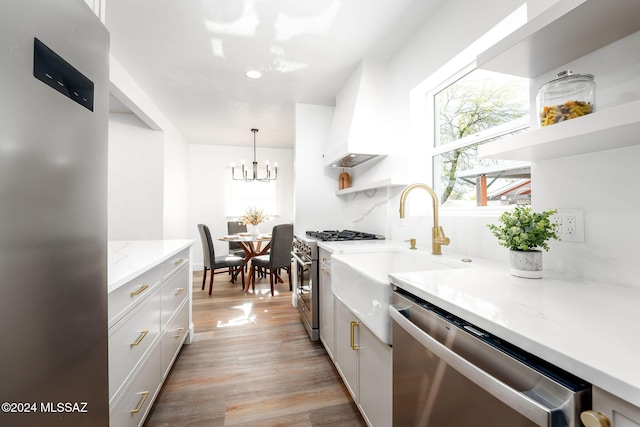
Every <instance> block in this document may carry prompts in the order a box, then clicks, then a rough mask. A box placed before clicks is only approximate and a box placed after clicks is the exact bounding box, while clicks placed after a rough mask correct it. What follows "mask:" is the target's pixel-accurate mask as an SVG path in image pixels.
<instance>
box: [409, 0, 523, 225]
mask: <svg viewBox="0 0 640 427" xmlns="http://www.w3.org/2000/svg"><path fill="white" fill-rule="evenodd" d="M526 22H527V5H526V3H524V4H523V5H522V6H521V7H519V8H518V9H516V10H515V11H514V12H513V13H511V14H509V15H508V16H506V17H505V18H504V19H503V20H502V21H501V22H499V23H498V24H497V25H495V26H494V27H493V28H491V29H489V30H488V31H487V32H485V33H484V34H483V35H482V36H481V37H479V38H478V39H476V41H474V42H473V43H472V44H471V45H469V46H468V47H467V48H465V49H464V50H463V51H461V52H460V53H459V54H458V55H456V56H454V57H453V58H452V59H450V60H449V61H447V62H446V63H445V64H444V65H443V66H442V67H440V68H439V69H437V70H435V71H434V72H433V73H431V74H430V75H429V76H428V77H427V78H425V80H423V81H422V82H421V83H419V84H418V85H416V86H415V87H414V88H413V89H412V90H411V91H410V116H411V119H410V120H411V125H412V128H413V131H414V135H416V136H417V137H418V138H419V141H420V143H421V144H426V149H427V152H426V153H425V154H426V156H427V157H428V161H429V168H430V169H431V174H430V175H431V176H430V178H431V185H432V187H433V186H434V183H435V172H436V171H435V167H434V158H435V157H436V156H439V155H442V154H443V153H447V152H449V151H452V150H455V149H456V148H461V147H464V146H467V145H472V144H474V143H477V139H478V138H477V137H476V135H470V136H467V137H465V138H462V139H460V140H458V141H454V142H450V143H448V144H443V145H440V146H437V145H436V141H435V126H436V122H435V120H434V117H435V116H434V114H435V105H434V96H435V94H436V93H438V92H440V91H441V90H442V89H444V88H445V87H447V86H448V85H450V84H452V83H453V82H455V81H457V80H458V79H460V78H462V77H464V76H465V75H466V74H468V73H470V72H472V71H473V70H474V69H476V68H478V67H477V64H476V58H477V56H478V55H479V54H480V53H482V52H484V51H485V50H486V49H488V48H489V47H491V46H492V45H494V44H495V43H497V42H498V41H500V40H501V39H503V38H504V37H506V36H507V35H509V34H510V33H512V32H513V31H515V30H517V29H518V28H520V27H521V26H522V25H523V24H525V23H526ZM529 93H530V98H531V90H530V92H529ZM529 103H530V105H531V99H530V102H529ZM530 111H531V109H530ZM530 116H531V114H530V115H529V116H528V117H525V118H520V119H516V120H514V121H511V122H507V123H505V124H502V125H499V126H496V127H494V128H492V129H488V130H487V131H486V133H485V132H481V133H480V134H478V135H480V136H481V137H480V139H482V140H488V139H491V138H492V137H495V136H496V135H501V134H504V133H509V132H513V131H515V130H520V129H523V128H526V127H530V125H531V119H530ZM507 129H510V130H507ZM489 135H492V136H489ZM472 140H473V141H475V142H471V141H472ZM438 179H439V178H438ZM478 208H481V209H478ZM509 208H511V206H510V205H506V206H504V205H503V206H498V205H488V206H475V205H474V206H447V205H446V204H445V205H444V206H441V211H442V212H444V213H447V214H453V215H457V214H461V215H469V214H472V215H474V216H485V215H494V214H495V212H501V211H504V210H507V209H509Z"/></svg>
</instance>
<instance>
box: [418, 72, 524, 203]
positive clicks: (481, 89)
mask: <svg viewBox="0 0 640 427" xmlns="http://www.w3.org/2000/svg"><path fill="white" fill-rule="evenodd" d="M452 80H453V81H451V82H450V83H447V84H445V85H444V87H442V88H436V89H435V90H434V91H432V92H431V93H430V96H429V98H431V100H432V102H433V110H432V111H433V115H432V120H434V125H433V129H434V136H433V138H434V145H435V147H434V152H433V154H434V155H433V174H434V179H433V181H434V187H435V188H434V189H435V191H436V193H437V194H439V195H440V201H441V204H442V205H444V206H469V205H478V206H486V205H487V204H491V203H492V202H494V201H497V202H498V203H515V202H527V201H528V200H529V198H530V193H531V190H530V185H528V184H529V183H530V181H531V179H530V176H531V174H530V169H529V166H528V164H522V163H518V164H513V162H505V161H500V160H492V159H480V158H478V146H480V145H481V144H484V143H486V142H489V141H493V140H496V139H500V138H504V137H506V136H509V135H513V134H515V133H518V132H522V131H523V130H526V128H527V127H528V125H529V80H528V79H524V78H520V77H515V76H508V75H504V74H500V73H495V72H491V71H485V70H480V69H473V70H472V71H470V72H467V73H464V75H463V76H462V77H460V78H456V79H452Z"/></svg>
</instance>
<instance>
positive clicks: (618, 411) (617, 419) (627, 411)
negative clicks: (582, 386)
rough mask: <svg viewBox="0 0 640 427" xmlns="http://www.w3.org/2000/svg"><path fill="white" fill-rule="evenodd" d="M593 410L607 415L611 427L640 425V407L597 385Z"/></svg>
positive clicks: (594, 388) (594, 392) (594, 391)
mask: <svg viewBox="0 0 640 427" xmlns="http://www.w3.org/2000/svg"><path fill="white" fill-rule="evenodd" d="M593 410H594V411H596V412H599V413H600V414H603V415H604V416H605V417H607V418H608V419H609V422H610V423H611V427H640V408H638V407H637V406H634V405H632V404H631V403H629V402H626V401H624V400H622V399H620V398H618V397H616V396H614V395H612V394H610V393H608V392H606V391H604V390H602V389H600V388H598V387H595V386H594V387H593Z"/></svg>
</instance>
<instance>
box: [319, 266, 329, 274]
mask: <svg viewBox="0 0 640 427" xmlns="http://www.w3.org/2000/svg"><path fill="white" fill-rule="evenodd" d="M320 271H322V272H323V273H327V274H329V270H327V269H326V268H324V267H320Z"/></svg>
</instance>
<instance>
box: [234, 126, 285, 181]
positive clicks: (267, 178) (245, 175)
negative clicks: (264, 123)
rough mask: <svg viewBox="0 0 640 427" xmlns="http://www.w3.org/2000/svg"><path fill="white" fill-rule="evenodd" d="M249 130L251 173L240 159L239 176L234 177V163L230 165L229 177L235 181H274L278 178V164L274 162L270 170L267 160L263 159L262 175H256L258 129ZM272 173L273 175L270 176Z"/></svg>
mask: <svg viewBox="0 0 640 427" xmlns="http://www.w3.org/2000/svg"><path fill="white" fill-rule="evenodd" d="M251 132H253V163H252V168H251V175H249V170H247V169H246V168H245V167H244V160H242V161H241V162H240V167H241V172H242V174H241V176H240V177H236V170H235V165H233V164H232V165H231V177H232V178H233V179H234V180H235V181H245V182H250V181H260V182H269V181H275V180H276V179H278V164H277V163H274V164H273V170H271V169H270V168H269V161H268V160H267V161H265V173H264V176H263V177H261V178H260V177H258V172H259V171H258V162H257V160H256V133H257V132H258V129H251ZM272 174H273V176H272Z"/></svg>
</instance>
